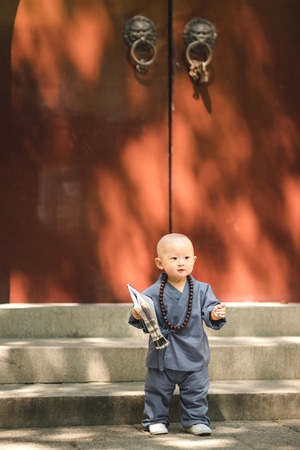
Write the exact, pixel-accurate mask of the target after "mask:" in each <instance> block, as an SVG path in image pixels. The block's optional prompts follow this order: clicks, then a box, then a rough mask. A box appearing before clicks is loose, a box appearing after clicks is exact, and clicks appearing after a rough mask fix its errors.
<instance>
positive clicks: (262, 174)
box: [173, 0, 300, 301]
mask: <svg viewBox="0 0 300 450" xmlns="http://www.w3.org/2000/svg"><path fill="white" fill-rule="evenodd" d="M217 3H218V7H217V8H216V7H215V3H214V2H209V3H208V4H207V5H205V6H203V7H202V8H201V13H202V15H203V17H205V18H206V19H208V20H210V21H211V22H213V23H214V25H215V26H216V28H217V30H218V34H219V36H218V40H217V44H216V47H215V49H214V57H213V61H212V65H213V69H214V74H215V79H214V82H213V83H211V84H210V85H209V86H208V87H207V89H208V91H209V95H210V98H211V101H212V114H209V112H208V111H207V107H206V105H205V104H204V103H203V101H201V99H200V98H199V100H197V101H196V100H195V98H194V97H193V87H192V84H191V81H190V80H189V77H188V76H187V74H186V65H185V64H184V63H183V58H182V55H183V54H184V49H183V44H182V42H181V40H180V37H178V39H177V41H176V42H175V45H174V48H175V49H176V58H177V59H176V61H178V63H177V65H176V71H175V75H176V76H175V88H174V97H175V100H174V105H175V106H174V115H173V128H174V138H173V145H174V150H173V167H174V170H173V211H174V215H173V228H174V231H178V230H181V231H184V232H185V233H187V234H188V235H189V236H190V237H191V238H192V239H193V240H194V242H195V243H196V248H197V254H198V262H197V264H196V267H195V274H196V275H197V276H198V277H200V278H202V279H205V280H206V281H209V282H211V283H212V285H213V286H214V290H215V292H216V293H217V294H218V296H220V297H221V298H222V299H223V300H227V301H228V300H234V299H235V300H236V301H245V300H256V301H257V300H258V301H299V289H300V284H299V282H300V281H299V276H298V274H299V270H300V240H299V236H300V234H299V226H300V203H299V201H298V198H299V193H300V153H299V146H300V133H299V129H298V128H299V127H298V123H299V108H298V106H299V104H298V103H299V101H298V99H299V94H300V92H299V83H298V79H299V69H300V68H299V65H298V63H296V64H294V55H295V53H294V52H295V51H296V49H295V42H297V41H298V40H299V27H298V24H297V16H298V12H299V6H298V3H297V2H295V1H293V0H292V1H289V2H287V3H286V2H283V1H278V2H276V7H275V8H273V6H271V3H270V2H269V1H264V2H258V1H251V2H250V1H249V2H248V1H244V2H243V4H241V5H240V6H239V8H236V5H235V2H234V1H227V2H217ZM272 5H273V3H272ZM190 6H191V7H190V9H189V11H188V14H190V15H196V13H197V11H198V9H197V5H196V3H194V2H190ZM180 11H181V10H180ZM292 11H293V13H292ZM186 20H187V16H185V11H184V10H182V14H181V15H180V14H179V19H178V23H177V28H178V30H179V29H181V28H182V26H183V24H184V22H185V21H186ZM176 36H177V34H176ZM283 61H284V62H283ZM288 67H289V69H288V70H287V68H288ZM183 93H184V95H183ZM187 93H189V95H187Z"/></svg>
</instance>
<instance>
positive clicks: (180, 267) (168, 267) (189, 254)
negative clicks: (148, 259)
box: [155, 238, 197, 282]
mask: <svg viewBox="0 0 300 450" xmlns="http://www.w3.org/2000/svg"><path fill="white" fill-rule="evenodd" d="M158 256H159V257H157V258H156V259H155V264H156V265H157V267H158V268H159V269H162V270H164V271H165V272H166V273H167V274H168V278H169V281H176V282H179V281H181V280H184V279H186V277H187V276H188V275H189V274H190V273H191V272H192V270H193V268H194V264H195V261H196V259H197V257H196V256H195V255H194V249H193V245H192V243H191V242H190V240H188V239H185V238H176V239H173V240H172V239H171V240H169V241H167V242H166V243H164V245H163V247H162V248H161V252H160V254H159V255H158Z"/></svg>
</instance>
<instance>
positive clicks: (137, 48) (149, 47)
mask: <svg viewBox="0 0 300 450" xmlns="http://www.w3.org/2000/svg"><path fill="white" fill-rule="evenodd" d="M123 38H124V41H125V42H126V44H127V45H128V47H129V48H130V56H131V59H132V61H133V62H134V67H135V70H136V71H137V72H139V73H141V74H143V73H146V72H147V70H148V66H150V65H151V64H153V62H154V60H155V58H156V48H155V43H156V38H157V32H156V27H155V25H154V23H153V22H152V21H151V20H150V19H147V17H143V16H134V17H132V18H131V19H129V20H128V21H127V22H126V24H125V26H124V29H123Z"/></svg>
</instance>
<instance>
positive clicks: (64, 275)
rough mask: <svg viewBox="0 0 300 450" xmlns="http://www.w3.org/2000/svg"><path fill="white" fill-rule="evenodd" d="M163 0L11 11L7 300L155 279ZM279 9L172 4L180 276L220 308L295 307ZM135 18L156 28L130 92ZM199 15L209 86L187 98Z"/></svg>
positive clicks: (287, 77) (294, 155) (290, 70)
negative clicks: (188, 45)
mask: <svg viewBox="0 0 300 450" xmlns="http://www.w3.org/2000/svg"><path fill="white" fill-rule="evenodd" d="M2 1H3V0H2ZM170 3H171V2H164V3H162V2H160V1H153V2H151V5H150V4H149V2H148V1H146V0H144V1H138V0H131V1H130V5H129V2H115V1H104V0H103V1H96V0H89V1H86V2H68V1H65V0H53V1H52V2H51V3H50V2H48V1H46V0H40V1H39V2H33V3H32V2H30V1H29V0H21V1H20V5H19V9H18V11H17V15H16V20H15V26H14V33H13V41H12V66H11V67H12V129H13V136H12V139H11V140H10V146H9V147H10V148H11V151H10V157H9V159H6V158H7V157H5V158H4V157H3V155H2V158H4V159H3V161H4V163H5V164H4V166H5V167H6V168H7V177H6V181H5V182H3V183H4V186H5V187H6V188H8V190H9V192H8V193H7V194H5V198H4V194H2V196H3V200H4V202H5V214H4V216H5V217H6V223H5V225H3V231H5V237H6V239H5V245H4V253H3V255H4V261H3V263H2V266H3V271H2V274H4V275H2V277H4V278H5V280H6V287H5V289H3V290H2V291H3V292H4V291H5V297H6V301H8V300H10V301H11V302H56V303H59V302H89V303H93V302H120V301H123V302H124V301H128V293H127V291H126V284H127V282H131V283H133V284H134V285H135V287H137V288H138V289H142V288H144V287H145V286H147V285H148V284H149V283H150V282H152V281H153V279H154V278H155V277H156V275H157V272H156V271H155V268H154V264H153V258H154V256H155V255H154V246H155V242H156V240H157V239H158V238H159V237H160V235H161V234H164V233H166V232H168V229H169V185H168V183H169V179H168V174H169V166H168V164H169V159H168V158H169V155H168V151H169V148H170V147H169V144H170V143H169V129H168V126H169V123H168V120H169V117H168V112H169V110H168V108H169V104H168V101H169V94H170V91H169V85H168V83H169V75H168V26H167V25H168V11H167V6H168V4H170ZM15 4H16V2H15ZM288 4H289V7H288V8H287V7H286V6H285V5H286V2H285V1H284V0H280V1H277V2H276V5H275V6H274V5H273V3H272V2H270V1H269V0H265V1H264V2H260V1H251V2H250V1H247V0H246V1H244V2H243V5H241V7H240V8H238V9H237V8H236V7H235V5H234V1H233V0H229V1H228V2H226V4H225V3H224V2H222V1H217V0H215V1H214V2H207V4H201V8H200V6H199V2H198V1H196V0H190V1H188V2H184V3H182V2H178V1H176V0H174V2H173V5H174V12H173V35H174V42H173V51H174V59H173V68H174V85H173V97H174V98H173V103H174V108H173V109H174V111H173V116H172V117H173V125H172V143H171V144H172V195H173V198H172V203H171V205H170V206H171V211H172V217H171V218H172V228H173V231H179V232H184V233H186V234H188V235H189V236H190V237H191V238H192V240H193V241H194V242H195V246H196V251H197V254H198V262H197V265H196V267H195V276H197V277H198V278H201V279H204V280H205V281H209V282H211V283H212V284H213V287H214V290H215V292H216V293H217V295H218V296H219V297H220V298H222V299H223V300H227V301H232V300H235V301H236V300H242V301H245V300H256V301H298V300H299V291H300V285H299V283H300V281H299V277H298V274H299V270H300V255H299V253H300V240H299V225H300V211H299V202H298V196H299V191H300V181H299V178H300V177H299V172H300V156H299V144H300V135H299V131H298V127H297V124H298V121H299V120H298V117H299V108H298V105H297V100H298V99H299V98H300V95H299V94H300V92H299V83H298V79H299V62H298V59H297V58H296V57H295V55H296V53H297V46H296V44H295V43H296V42H298V41H299V27H298V23H297V17H298V12H299V8H300V7H299V6H298V3H297V2H296V1H295V0H289V1H288ZM137 11H138V13H139V14H143V15H145V16H148V17H151V19H153V20H154V22H155V25H156V27H157V31H158V41H157V59H156V61H155V64H153V66H151V67H150V68H149V71H148V73H147V74H146V76H145V78H144V79H142V80H141V79H139V78H138V77H137V76H136V74H135V73H134V69H133V67H132V65H131V64H130V61H129V58H128V49H127V47H126V45H125V44H124V42H123V39H122V30H123V26H124V24H125V22H126V20H128V19H129V18H130V17H131V16H132V15H134V14H135V13H136V12H137ZM270 11H271V13H270ZM200 14H201V15H202V16H203V17H204V16H205V18H206V19H208V20H211V21H212V22H213V23H214V24H215V26H216V28H217V31H218V40H217V43H216V47H215V50H214V57H213V73H214V79H213V82H212V83H210V84H209V85H208V86H207V89H206V92H205V96H204V95H200V96H199V98H198V99H195V98H194V97H193V93H194V92H193V86H192V84H191V80H190V79H189V77H188V75H187V69H186V64H185V62H184V58H183V55H184V47H183V39H182V31H183V28H184V25H185V23H186V22H187V21H188V20H190V18H191V17H194V16H195V17H196V16H199V15H200ZM279 18H280V21H279ZM100 25H101V26H100ZM8 43H9V40H7V44H8ZM3 83H6V85H5V86H7V85H8V83H10V80H9V79H8V78H7V77H6V79H5V80H4V81H3ZM6 106H7V105H6ZM4 126H5V125H4ZM3 148H6V146H5V147H3ZM2 153H3V150H2ZM5 280H4V284H5ZM8 291H10V292H8ZM3 295H4V294H3ZM2 301H3V300H2Z"/></svg>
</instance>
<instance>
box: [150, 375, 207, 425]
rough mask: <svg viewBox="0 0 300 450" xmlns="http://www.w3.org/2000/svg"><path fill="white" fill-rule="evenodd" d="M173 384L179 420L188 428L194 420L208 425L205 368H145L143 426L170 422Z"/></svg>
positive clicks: (193, 423)
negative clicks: (178, 399) (175, 391)
mask: <svg viewBox="0 0 300 450" xmlns="http://www.w3.org/2000/svg"><path fill="white" fill-rule="evenodd" d="M176 385H178V386H179V391H180V405H181V408H182V416H181V423H182V425H183V427H184V428H189V427H190V426H192V425H195V424H196V423H203V424H205V425H209V423H210V421H209V418H208V417H207V415H206V413H207V409H208V404H207V392H208V388H209V375H208V368H207V367H205V368H204V369H203V370H201V371H199V372H182V371H178V370H170V369H164V370H163V371H160V370H158V369H148V370H147V378H146V383H145V407H144V414H145V419H144V420H143V422H142V425H143V427H144V428H148V427H149V425H151V424H153V423H163V424H165V425H166V427H168V426H169V424H170V418H169V408H170V402H171V398H172V395H173V392H174V390H175V387H176Z"/></svg>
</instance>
